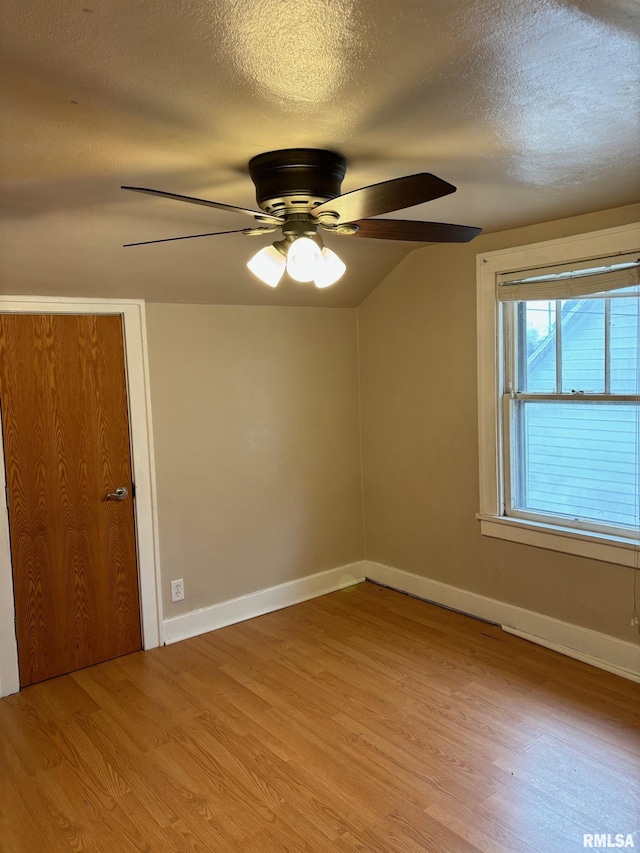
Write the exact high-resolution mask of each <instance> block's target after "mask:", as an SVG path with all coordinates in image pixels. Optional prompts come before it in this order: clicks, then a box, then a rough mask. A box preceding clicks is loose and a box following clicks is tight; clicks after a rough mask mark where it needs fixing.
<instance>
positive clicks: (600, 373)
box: [562, 299, 604, 394]
mask: <svg viewBox="0 0 640 853" xmlns="http://www.w3.org/2000/svg"><path fill="white" fill-rule="evenodd" d="M562 391H563V393H565V394H570V393H571V392H572V391H591V392H599V393H603V392H604V299H564V300H563V301H562Z"/></svg>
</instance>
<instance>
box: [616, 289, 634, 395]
mask: <svg viewBox="0 0 640 853" xmlns="http://www.w3.org/2000/svg"><path fill="white" fill-rule="evenodd" d="M639 304H640V300H638V297H637V296H629V297H624V298H622V299H620V298H618V299H612V300H611V391H612V393H613V394H638V393H640V364H639V362H638V359H639V357H640V352H638V346H639V339H640V325H639V318H638V305H639Z"/></svg>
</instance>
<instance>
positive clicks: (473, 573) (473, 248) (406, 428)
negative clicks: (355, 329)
mask: <svg viewBox="0 0 640 853" xmlns="http://www.w3.org/2000/svg"><path fill="white" fill-rule="evenodd" d="M639 218H640V205H634V206H631V207H626V208H619V209H617V210H613V211H606V212H603V213H595V214H588V215H586V216H579V217H575V218H572V219H565V220H560V221H557V222H551V223H546V224H543V225H536V226H532V227H527V228H520V229H516V230H513V231H505V232H501V233H495V234H488V235H486V236H481V237H479V238H478V239H477V240H475V241H474V242H473V243H471V244H468V245H465V246H445V245H443V246H433V247H428V248H424V249H419V250H417V251H415V252H412V253H411V255H409V256H408V257H407V258H406V259H405V260H404V261H403V262H402V263H401V264H400V265H399V266H398V267H397V268H396V269H395V270H394V271H393V272H392V273H391V274H390V275H389V276H388V277H387V278H386V279H385V281H384V282H383V283H382V284H381V285H380V286H379V287H378V288H377V289H376V290H375V291H374V292H373V293H372V294H371V295H370V296H369V297H368V299H367V300H366V301H365V302H364V303H363V304H362V306H361V307H360V309H359V334H360V358H361V390H362V434H363V465H364V492H365V518H366V542H367V547H366V551H367V557H368V558H369V559H371V560H376V561H378V562H381V563H385V564H387V565H390V566H394V567H396V568H400V569H404V570H406V571H410V572H415V573H417V574H419V575H424V576H426V577H429V578H433V579H435V580H439V581H442V582H445V583H448V584H452V585H454V586H458V587H462V588H464V589H467V590H471V591H473V592H476V593H481V594H482V595H486V596H489V597H491V598H496V599H500V600H502V601H506V602H509V603H511V604H516V605H519V606H520V607H524V608H528V609H531V610H535V611H538V612H539V613H544V614H547V615H549V616H553V617H556V618H558V619H562V620H566V621H568V622H572V623H575V624H577V625H582V626H586V627H588V628H592V629H594V630H597V631H602V632H604V633H607V634H611V635H613V636H616V637H620V638H622V639H626V640H629V641H632V642H638V633H637V630H635V631H634V630H633V629H632V628H631V627H630V617H631V608H632V593H633V571H632V570H631V569H625V568H622V567H619V566H615V565H612V564H605V563H600V562H596V561H594V560H586V559H583V558H579V557H574V556H569V555H564V554H559V553H555V552H552V551H546V550H543V549H539V548H533V547H529V546H526V545H519V544H515V543H511V542H504V541H499V540H495V539H489V538H487V537H483V536H481V535H480V529H479V522H478V521H476V519H475V513H476V512H477V511H478V500H479V499H478V434H477V396H476V395H477V391H476V369H477V368H476V278H475V276H476V274H475V256H476V254H478V253H479V252H485V251H490V250H493V249H501V248H505V247H509V246H517V245H523V244H526V243H534V242H538V241H541V240H549V239H554V238H557V237H563V236H567V235H572V234H577V233H585V232H589V231H595V230H598V229H601V228H609V227H613V226H615V225H621V224H626V223H629V222H633V221H637V220H638V219H639Z"/></svg>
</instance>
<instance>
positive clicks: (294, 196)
mask: <svg viewBox="0 0 640 853" xmlns="http://www.w3.org/2000/svg"><path fill="white" fill-rule="evenodd" d="M346 168H347V161H346V159H345V158H344V157H342V156H341V155H340V154H336V153H335V152H334V151H324V150H321V149H317V148H286V149H284V150H282V151H268V152H267V153H266V154H258V156H257V157H253V158H252V159H251V160H250V161H249V174H250V175H251V180H252V181H253V183H254V184H255V187H256V199H257V202H258V205H259V206H260V208H261V209H262V210H264V211H265V212H266V213H269V214H271V215H273V216H278V215H280V216H282V215H287V214H292V213H296V212H299V213H306V212H308V211H310V210H313V208H314V207H317V206H318V205H319V204H322V203H323V202H324V201H327V200H328V199H331V198H335V197H336V196H339V195H340V192H341V186H342V181H343V179H344V175H345V171H346Z"/></svg>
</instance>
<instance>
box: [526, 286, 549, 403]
mask: <svg viewBox="0 0 640 853" xmlns="http://www.w3.org/2000/svg"><path fill="white" fill-rule="evenodd" d="M522 306H523V308H522V310H523V312H524V316H523V315H522V314H521V315H520V316H521V317H523V320H522V321H521V322H523V323H524V331H525V336H526V338H525V339H526V353H527V357H526V359H525V360H524V363H523V364H522V368H521V374H523V375H522V376H521V377H520V387H519V390H520V391H526V392H528V393H535V392H536V391H538V392H545V393H547V394H553V393H554V392H555V390H556V303H555V300H553V301H552V300H540V301H536V302H525V303H522ZM520 346H521V347H524V341H521V344H520Z"/></svg>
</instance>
